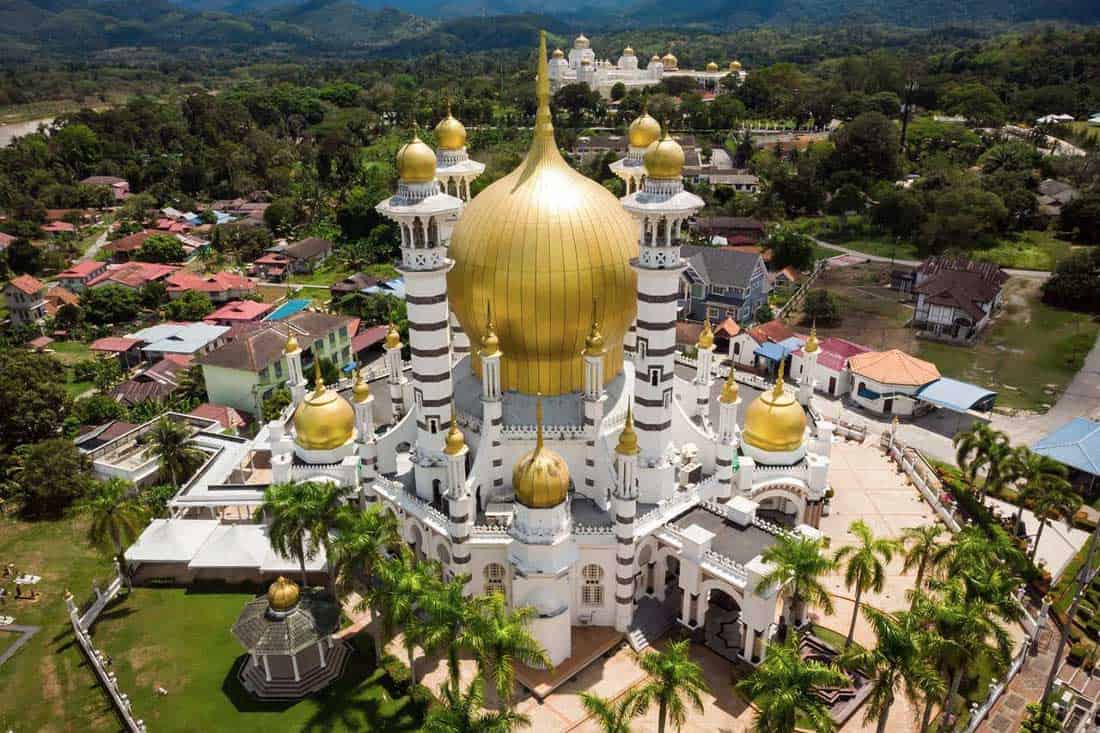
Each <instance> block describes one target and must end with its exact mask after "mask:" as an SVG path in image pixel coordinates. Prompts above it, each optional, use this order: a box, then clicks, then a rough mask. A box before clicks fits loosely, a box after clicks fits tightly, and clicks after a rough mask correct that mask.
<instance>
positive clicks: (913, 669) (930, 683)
mask: <svg viewBox="0 0 1100 733" xmlns="http://www.w3.org/2000/svg"><path fill="white" fill-rule="evenodd" d="M863 615H864V617H865V618H866V619H867V622H868V623H869V624H870V626H871V630H872V631H873V632H874V633H875V645H874V646H873V647H869V648H867V649H853V648H847V649H846V650H845V652H844V654H843V655H841V660H840V664H841V665H842V666H843V667H845V668H846V669H849V670H852V671H853V672H857V671H858V672H860V673H862V674H864V675H866V677H867V679H868V683H869V684H870V686H871V693H870V695H869V696H868V698H867V703H866V706H867V707H866V708H865V710H864V713H863V719H864V721H865V722H868V723H869V722H871V721H872V720H874V721H877V724H878V725H877V731H878V733H886V730H887V727H886V723H887V720H888V718H889V715H890V708H892V707H893V705H894V700H895V695H896V692H897V691H898V690H901V692H902V693H903V694H904V695H905V696H906V697H908V698H909V700H910V702H912V703H913V704H914V705H916V704H917V702H918V701H919V700H922V699H929V698H938V697H942V696H943V693H944V684H943V680H941V679H940V677H939V675H938V674H937V671H936V667H935V665H934V664H932V663H931V662H930V660H929V659H928V658H927V657H926V656H925V654H924V645H923V644H922V641H923V635H924V632H923V630H922V629H921V619H920V618H919V617H917V616H914V615H912V614H909V613H907V612H904V611H903V612H901V613H899V614H898V615H897V616H896V617H895V616H891V615H890V614H887V613H883V612H882V611H879V610H878V609H876V608H872V607H870V606H865V607H864V608H863Z"/></svg>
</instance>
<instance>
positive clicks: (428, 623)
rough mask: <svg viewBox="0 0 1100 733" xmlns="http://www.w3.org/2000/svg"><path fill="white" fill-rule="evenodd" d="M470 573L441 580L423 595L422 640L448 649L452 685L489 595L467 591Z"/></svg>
mask: <svg viewBox="0 0 1100 733" xmlns="http://www.w3.org/2000/svg"><path fill="white" fill-rule="evenodd" d="M469 582H470V576H469V575H457V576H455V577H453V578H451V579H450V580H446V581H443V582H441V583H440V584H439V585H438V586H437V587H435V588H433V589H432V591H431V592H430V593H428V594H427V595H426V596H424V598H423V599H421V608H422V611H423V615H422V618H421V622H420V643H421V645H422V646H423V647H424V649H432V650H435V649H441V648H445V649H446V650H447V668H448V671H449V672H450V677H451V680H450V682H451V685H453V686H455V687H457V686H458V684H459V674H458V673H459V667H458V654H459V652H460V651H461V650H462V649H464V648H470V647H471V646H472V643H471V636H472V635H473V634H474V633H475V632H476V630H477V628H478V620H479V619H480V617H481V613H482V611H483V607H484V606H485V603H486V598H485V596H470V595H468V594H467V593H466V584H467V583H469Z"/></svg>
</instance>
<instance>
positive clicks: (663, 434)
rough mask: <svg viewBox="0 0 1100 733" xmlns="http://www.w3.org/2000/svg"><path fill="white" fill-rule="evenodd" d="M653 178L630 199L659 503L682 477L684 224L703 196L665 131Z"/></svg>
mask: <svg viewBox="0 0 1100 733" xmlns="http://www.w3.org/2000/svg"><path fill="white" fill-rule="evenodd" d="M644 160H645V167H646V173H647V177H646V181H645V186H644V187H643V189H642V190H641V191H638V192H636V193H634V194H631V195H630V196H627V197H626V198H624V199H623V207H624V208H625V209H626V210H627V211H628V212H630V214H631V215H632V216H634V218H635V219H637V220H638V221H639V224H640V226H639V230H640V243H639V254H638V257H637V258H635V259H633V260H632V261H631V264H632V265H633V266H634V270H635V272H636V273H637V277H638V316H637V331H636V343H635V360H634V363H635V379H634V419H635V423H634V424H635V427H636V429H637V430H638V445H639V448H640V451H641V453H640V458H639V460H638V495H639V499H640V500H641V501H643V502H646V503H651V504H655V503H657V502H659V501H662V500H665V499H669V498H671V496H672V494H673V492H674V491H675V489H676V476H675V472H674V469H673V465H672V463H671V462H670V461H669V457H668V452H669V448H670V447H671V444H672V410H673V404H672V399H673V397H672V384H673V377H674V369H675V362H674V359H675V354H676V300H677V296H678V294H679V289H680V273H681V272H683V270H684V268H685V267H686V265H685V263H684V261H683V259H681V257H680V237H681V232H682V230H683V225H684V223H685V222H686V221H687V220H688V219H689V218H690V217H692V216H694V215H695V213H696V212H698V211H699V210H700V209H701V208H703V200H702V199H701V198H699V197H698V196H696V195H695V194H692V193H688V192H687V191H685V190H684V185H683V179H682V177H681V172H682V170H683V167H684V151H683V148H681V147H680V145H679V143H677V142H676V141H675V140H673V139H672V138H671V137H669V136H668V133H667V132H666V133H665V136H664V138H663V139H661V140H660V141H658V142H657V143H655V144H654V145H653V146H652V147H651V148H650V149H649V151H648V152H647V153H646V154H645V159H644Z"/></svg>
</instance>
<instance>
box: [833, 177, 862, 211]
mask: <svg viewBox="0 0 1100 733" xmlns="http://www.w3.org/2000/svg"><path fill="white" fill-rule="evenodd" d="M866 207H867V197H866V196H865V195H864V193H863V191H861V190H860V189H859V187H858V186H855V185H853V184H851V183H845V184H844V185H842V186H841V187H840V188H838V189H837V190H836V192H835V193H834V194H833V197H832V198H831V199H829V213H830V214H838V215H840V216H845V215H847V214H848V213H849V212H855V213H857V214H858V213H860V212H862V211H863V210H864V209H865V208H866Z"/></svg>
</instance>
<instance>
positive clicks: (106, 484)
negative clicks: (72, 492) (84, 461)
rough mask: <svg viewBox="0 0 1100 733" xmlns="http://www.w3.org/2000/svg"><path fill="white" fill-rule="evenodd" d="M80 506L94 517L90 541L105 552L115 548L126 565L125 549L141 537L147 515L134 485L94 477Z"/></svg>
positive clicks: (115, 554) (116, 556) (123, 481)
mask: <svg viewBox="0 0 1100 733" xmlns="http://www.w3.org/2000/svg"><path fill="white" fill-rule="evenodd" d="M80 508H81V511H82V512H83V513H85V514H86V515H88V518H89V519H90V520H91V521H90V523H89V524H88V542H89V543H90V544H91V545H92V546H94V547H98V548H99V549H101V550H103V551H105V552H113V553H114V555H113V557H115V558H116V559H117V560H118V563H119V566H120V567H125V566H126V560H125V559H124V558H123V556H122V552H123V550H125V549H126V547H128V546H129V545H132V544H133V543H134V542H136V541H137V538H138V537H139V536H140V535H141V530H142V529H143V528H144V527H145V522H146V519H147V515H146V512H145V507H144V506H143V505H142V503H141V502H140V501H139V499H138V495H137V491H136V490H135V489H134V485H133V484H132V483H130V482H129V481H125V480H123V479H120V478H111V479H108V480H106V481H94V482H92V484H91V490H90V491H89V494H88V496H86V497H85V498H84V499H83V500H82V501H81V504H80ZM127 582H129V581H128V579H127Z"/></svg>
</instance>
